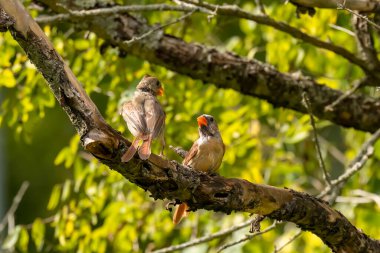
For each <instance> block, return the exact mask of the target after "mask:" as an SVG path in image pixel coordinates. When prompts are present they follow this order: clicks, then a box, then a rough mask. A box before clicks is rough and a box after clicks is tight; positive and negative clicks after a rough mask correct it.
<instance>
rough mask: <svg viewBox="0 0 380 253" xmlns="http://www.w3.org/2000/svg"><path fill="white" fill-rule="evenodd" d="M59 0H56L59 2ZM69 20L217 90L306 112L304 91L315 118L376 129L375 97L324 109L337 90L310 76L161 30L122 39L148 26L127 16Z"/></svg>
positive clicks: (378, 109)
mask: <svg viewBox="0 0 380 253" xmlns="http://www.w3.org/2000/svg"><path fill="white" fill-rule="evenodd" d="M44 1H45V0H44ZM63 2H65V1H60V3H61V4H62V3H63ZM46 4H48V5H49V7H50V8H52V9H53V10H54V11H57V12H60V11H62V10H61V9H60V7H57V5H56V4H55V3H54V1H46ZM65 4H67V5H65V6H66V7H67V8H68V9H73V10H78V9H80V8H82V7H79V6H77V5H73V3H72V2H70V3H68V2H65ZM70 21H71V22H72V23H73V24H74V25H75V26H76V28H77V29H85V30H90V31H93V32H95V33H96V34H97V35H98V36H99V37H101V38H103V39H105V40H106V41H107V42H108V43H109V44H112V45H115V46H118V47H119V48H120V49H121V50H123V51H125V52H127V53H129V54H132V55H135V56H137V57H139V58H142V59H145V60H147V61H149V62H150V63H155V64H158V65H161V66H164V67H166V68H168V69H170V70H173V71H175V72H177V73H180V74H184V75H188V76H190V77H191V78H194V79H200V80H202V81H203V82H206V83H213V84H215V85H216V86H217V87H219V88H231V89H234V90H236V91H238V92H241V93H242V94H245V95H249V96H253V97H258V98H261V99H265V100H267V101H268V102H269V103H271V104H273V105H274V106H275V107H284V108H290V109H293V110H296V111H299V112H302V113H306V109H305V107H304V106H303V104H302V93H303V92H306V93H307V94H308V97H309V98H310V100H311V101H310V102H311V106H312V108H311V109H312V112H313V114H314V115H316V116H317V117H319V118H320V119H326V120H330V121H332V122H334V123H336V124H338V125H341V126H345V127H353V128H355V129H358V130H363V131H369V132H374V131H376V130H377V129H378V128H379V126H380V101H379V100H376V99H373V98H371V97H368V96H364V95H355V94H354V95H350V96H348V97H347V98H345V99H344V100H343V101H341V102H340V103H339V104H338V105H337V106H335V107H334V110H333V111H329V110H325V107H326V106H328V105H330V104H331V103H333V102H334V101H336V100H337V99H338V98H339V97H340V96H342V92H341V91H338V90H334V89H331V88H328V87H326V86H325V85H322V84H319V83H317V82H315V81H314V80H312V79H311V78H307V77H303V76H301V75H290V74H285V73H281V72H279V71H277V70H276V69H275V68H273V67H272V66H270V65H267V64H265V63H261V62H258V61H254V60H245V59H243V58H241V57H239V56H237V55H234V54H231V53H228V52H226V53H222V52H219V51H218V50H216V49H213V48H208V47H205V46H203V45H199V44H194V43H187V42H185V41H183V40H181V39H179V38H176V37H173V36H171V35H166V34H163V32H162V31H159V32H157V33H155V34H154V35H152V36H149V37H147V38H146V39H143V40H138V41H136V42H133V43H125V41H127V40H130V39H132V38H133V37H135V36H139V35H141V34H143V33H144V32H146V31H148V30H150V29H152V27H150V26H148V25H146V24H145V23H143V22H140V21H139V20H137V19H136V18H134V17H132V16H130V15H128V14H115V15H112V16H109V15H108V16H106V17H104V16H91V17H85V18H81V17H73V18H72V19H71V20H70Z"/></svg>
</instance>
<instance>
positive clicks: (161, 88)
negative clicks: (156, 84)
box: [157, 86, 165, 96]
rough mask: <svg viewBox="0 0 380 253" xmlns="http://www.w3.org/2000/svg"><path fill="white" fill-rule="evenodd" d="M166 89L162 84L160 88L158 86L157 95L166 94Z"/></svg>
mask: <svg viewBox="0 0 380 253" xmlns="http://www.w3.org/2000/svg"><path fill="white" fill-rule="evenodd" d="M164 91H165V90H164V87H162V86H161V87H160V88H158V93H157V95H158V96H163V95H164Z"/></svg>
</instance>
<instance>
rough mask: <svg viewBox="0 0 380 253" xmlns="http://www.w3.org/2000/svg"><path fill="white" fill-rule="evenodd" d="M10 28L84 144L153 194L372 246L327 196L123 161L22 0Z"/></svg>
mask: <svg viewBox="0 0 380 253" xmlns="http://www.w3.org/2000/svg"><path fill="white" fill-rule="evenodd" d="M5 30H9V31H10V32H11V34H12V36H13V38H14V39H15V40H16V41H17V42H18V43H19V45H20V46H21V47H22V48H23V49H24V51H25V52H26V53H27V54H28V57H29V58H30V60H31V61H32V62H33V63H34V64H35V65H36V66H37V68H38V69H39V71H41V73H42V74H43V76H44V78H45V79H46V81H47V82H48V85H49V86H50V88H51V90H52V92H53V93H54V94H55V96H56V98H57V100H58V101H59V102H60V105H61V107H63V109H64V110H65V111H66V113H67V114H68V116H69V118H70V120H71V121H72V123H73V125H74V126H75V128H76V130H77V132H78V133H79V135H80V137H81V140H82V144H83V146H84V148H85V149H86V150H88V151H89V152H91V153H92V154H93V155H94V156H96V157H97V158H98V159H99V160H100V161H101V162H103V163H104V164H106V165H108V166H109V167H110V168H111V169H113V170H115V171H117V172H118V173H120V174H122V175H123V176H124V177H125V178H126V179H128V180H130V181H131V182H132V183H134V184H136V185H138V186H140V187H141V188H143V189H144V190H147V191H149V192H150V193H151V194H152V197H153V198H155V199H164V198H167V199H176V200H179V201H186V202H187V204H188V205H189V206H190V208H191V209H192V210H196V209H198V208H204V209H207V210H214V211H221V212H225V213H231V212H232V211H245V212H251V213H257V214H262V215H267V216H268V217H269V218H272V219H277V220H284V221H290V222H294V223H296V224H297V225H298V226H299V227H300V228H301V229H303V230H308V231H311V232H313V233H314V234H316V235H317V236H319V237H320V238H321V239H322V240H323V241H324V243H326V244H327V245H328V246H329V247H330V248H331V249H332V250H333V251H336V252H374V251H375V250H376V249H378V248H379V247H380V242H378V241H376V240H373V239H371V238H369V237H368V236H367V235H366V234H364V233H363V232H361V231H360V230H358V229H357V228H356V227H355V226H353V225H352V224H351V223H350V222H349V221H348V220H347V219H346V218H345V217H344V216H343V215H342V214H341V213H340V212H338V211H336V210H334V209H333V208H331V207H330V206H329V205H328V204H327V203H326V202H324V201H322V200H320V199H317V198H315V197H312V196H310V195H308V194H305V193H300V192H295V191H292V190H289V189H280V188H275V187H272V186H268V185H258V184H253V183H250V182H248V181H246V180H242V179H236V178H225V177H222V176H219V175H214V176H211V175H206V174H203V173H202V172H198V171H195V170H190V169H188V168H186V167H184V166H182V165H180V164H178V163H177V162H175V161H171V162H170V161H167V160H164V159H162V158H160V157H158V156H156V155H152V156H151V157H150V158H149V160H148V161H141V160H139V159H137V158H134V159H132V160H131V161H130V162H129V163H128V164H123V163H121V162H120V155H121V154H122V153H123V152H124V151H125V148H126V146H127V144H128V143H129V142H128V141H126V140H125V139H124V138H123V137H122V136H121V135H120V134H119V133H118V132H116V131H115V130H113V129H112V128H111V127H110V126H109V125H107V123H105V121H104V119H103V118H102V116H101V115H100V113H99V112H98V110H97V108H96V106H95V105H94V104H93V103H92V102H91V100H90V98H89V97H88V96H87V95H86V93H85V91H84V90H83V88H82V87H81V86H80V84H79V82H78V81H77V79H76V78H75V76H74V75H73V74H72V72H71V70H70V69H69V68H68V67H67V65H65V63H64V61H63V59H62V58H61V57H60V56H59V55H58V53H57V52H56V51H55V50H54V48H53V47H52V45H51V43H50V42H49V41H48V39H47V37H46V36H45V35H44V33H43V32H42V30H41V29H40V28H39V26H38V25H37V24H36V23H35V21H34V20H33V19H32V18H31V17H30V16H29V15H28V14H27V13H26V11H25V9H24V8H23V6H22V5H21V4H20V3H19V2H18V1H9V0H0V31H5Z"/></svg>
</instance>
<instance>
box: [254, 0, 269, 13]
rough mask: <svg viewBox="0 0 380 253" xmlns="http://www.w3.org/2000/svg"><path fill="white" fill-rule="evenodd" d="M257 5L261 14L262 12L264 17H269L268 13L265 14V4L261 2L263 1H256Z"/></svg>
mask: <svg viewBox="0 0 380 253" xmlns="http://www.w3.org/2000/svg"><path fill="white" fill-rule="evenodd" d="M255 3H256V5H257V6H258V7H259V10H260V12H261V13H262V14H263V15H267V13H266V12H265V7H264V4H263V3H262V2H261V0H255Z"/></svg>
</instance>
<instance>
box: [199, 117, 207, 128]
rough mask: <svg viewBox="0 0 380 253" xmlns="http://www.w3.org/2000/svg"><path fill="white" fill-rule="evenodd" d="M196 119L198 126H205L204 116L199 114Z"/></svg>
mask: <svg viewBox="0 0 380 253" xmlns="http://www.w3.org/2000/svg"><path fill="white" fill-rule="evenodd" d="M197 121H198V126H199V127H201V126H207V119H206V117H205V116H199V117H198V118H197Z"/></svg>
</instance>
